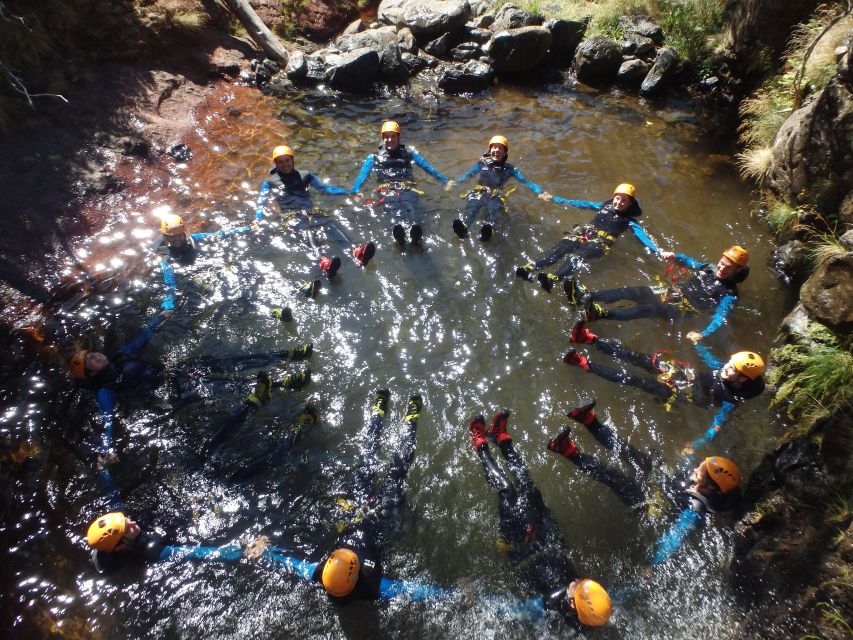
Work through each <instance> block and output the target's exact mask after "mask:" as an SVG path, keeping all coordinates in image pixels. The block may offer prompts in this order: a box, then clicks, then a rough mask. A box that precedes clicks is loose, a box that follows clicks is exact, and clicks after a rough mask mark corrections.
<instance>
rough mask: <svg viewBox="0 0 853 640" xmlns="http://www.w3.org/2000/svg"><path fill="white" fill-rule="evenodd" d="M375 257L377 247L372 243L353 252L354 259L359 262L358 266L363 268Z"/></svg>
mask: <svg viewBox="0 0 853 640" xmlns="http://www.w3.org/2000/svg"><path fill="white" fill-rule="evenodd" d="M375 255H376V245H375V244H373V243H372V242H368V243H367V244H363V245H361V246H360V247H356V248H355V249H353V250H352V257H353V258H355V259H356V260H357V261H358V264H360V265H361V266H362V267H366V266H367V263H368V262H370V261H371V260H372V259H373V256H375Z"/></svg>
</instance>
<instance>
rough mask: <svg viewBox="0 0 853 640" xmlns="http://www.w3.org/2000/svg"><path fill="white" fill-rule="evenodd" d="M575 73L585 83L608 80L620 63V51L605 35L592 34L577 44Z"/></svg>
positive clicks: (611, 77)
mask: <svg viewBox="0 0 853 640" xmlns="http://www.w3.org/2000/svg"><path fill="white" fill-rule="evenodd" d="M574 64H575V73H577V77H578V80H580V81H581V82H587V83H596V82H602V81H610V80H612V79H613V78H614V77H615V76H616V73H617V72H618V71H619V66H620V65H621V64H622V52H621V51H620V50H619V45H617V44H616V43H615V42H613V40H611V39H610V38H608V37H606V36H592V37H591V38H589V39H588V40H584V41H583V42H581V43H580V44H579V45H578V48H577V51H576V52H575V62H574Z"/></svg>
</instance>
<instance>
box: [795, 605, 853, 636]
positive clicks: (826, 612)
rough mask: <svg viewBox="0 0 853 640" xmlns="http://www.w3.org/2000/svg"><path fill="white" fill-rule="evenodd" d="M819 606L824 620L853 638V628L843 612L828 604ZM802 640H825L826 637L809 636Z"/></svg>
mask: <svg viewBox="0 0 853 640" xmlns="http://www.w3.org/2000/svg"><path fill="white" fill-rule="evenodd" d="M817 606H818V608H820V609H821V614H822V615H823V618H824V620H826V621H827V622H829V623H830V624H831V625H832V626H834V627H836V628H838V629H839V630H841V631H844V632H846V633H847V635H848V636H853V626H851V625H850V623H849V622H848V621H847V618H845V617H844V614H843V613H841V611H839V610H838V609H837V608H836V607H834V606H833V605H831V604H829V603H828V602H818V604H817ZM802 640H824V637H823V636H815V635H808V636H803V637H802Z"/></svg>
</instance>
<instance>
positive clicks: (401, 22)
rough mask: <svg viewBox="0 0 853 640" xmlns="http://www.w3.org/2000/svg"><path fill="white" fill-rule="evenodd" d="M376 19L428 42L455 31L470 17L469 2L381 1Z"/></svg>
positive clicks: (436, 0)
mask: <svg viewBox="0 0 853 640" xmlns="http://www.w3.org/2000/svg"><path fill="white" fill-rule="evenodd" d="M378 16H379V19H380V20H381V21H382V22H384V23H386V24H391V25H394V26H396V27H397V28H403V27H408V28H409V29H411V31H412V33H413V34H415V37H416V38H418V39H423V40H429V39H434V38H437V37H438V36H440V35H441V34H443V33H448V32H453V31H458V30H459V29H461V28H462V27H463V26H464V25H465V23H466V22H468V19H469V18H470V17H471V7H470V6H469V5H468V0H382V3H381V4H380V5H379V11H378Z"/></svg>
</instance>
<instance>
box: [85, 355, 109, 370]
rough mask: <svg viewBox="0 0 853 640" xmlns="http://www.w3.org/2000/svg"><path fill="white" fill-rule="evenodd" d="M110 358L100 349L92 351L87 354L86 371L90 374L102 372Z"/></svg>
mask: <svg viewBox="0 0 853 640" xmlns="http://www.w3.org/2000/svg"><path fill="white" fill-rule="evenodd" d="M109 363H110V359H109V358H108V357H107V356H105V355H104V354H103V353H100V352H99V351H90V352H89V353H87V354H86V373H87V374H89V375H90V376H94V375H97V374H98V373H100V372H101V371H102V370H103V369H104V368H105V367H106V366H107V365H108V364H109Z"/></svg>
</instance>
